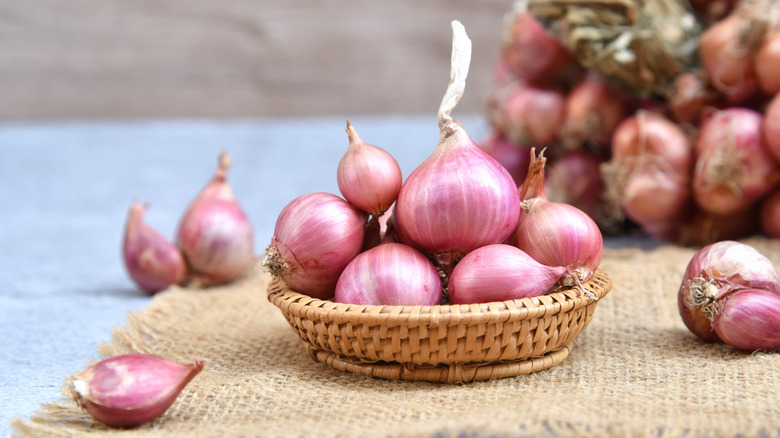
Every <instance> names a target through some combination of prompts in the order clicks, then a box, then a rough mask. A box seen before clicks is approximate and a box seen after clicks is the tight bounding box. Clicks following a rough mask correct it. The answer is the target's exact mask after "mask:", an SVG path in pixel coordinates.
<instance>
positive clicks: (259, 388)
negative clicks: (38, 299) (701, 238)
mask: <svg viewBox="0 0 780 438" xmlns="http://www.w3.org/2000/svg"><path fill="white" fill-rule="evenodd" d="M746 242H747V243H749V244H751V245H753V246H755V247H756V248H757V249H759V250H760V251H762V252H763V253H764V254H766V255H767V256H769V257H770V258H771V259H772V260H773V261H775V263H777V262H779V261H780V241H767V240H763V239H750V240H747V241H746ZM693 254H694V250H693V249H690V248H680V247H675V246H672V245H663V244H662V245H651V246H644V247H639V246H631V245H629V246H622V247H617V248H612V249H609V250H608V251H606V253H605V257H604V261H603V264H602V267H603V268H604V269H605V270H606V271H607V272H608V273H609V274H610V275H611V276H612V278H613V281H614V287H613V290H612V292H611V293H610V294H609V295H607V296H606V297H605V298H604V299H603V300H602V302H601V303H600V304H599V307H598V309H597V310H596V315H595V318H594V320H593V322H592V323H591V325H590V326H589V327H588V328H587V329H586V330H585V332H584V333H583V334H582V335H581V336H580V337H579V338H577V341H576V346H575V348H574V350H573V351H572V354H571V356H570V357H569V358H568V359H566V360H565V361H564V362H563V363H561V364H560V365H557V366H555V367H553V368H552V369H549V370H547V371H542V372H539V373H536V374H532V375H528V376H520V377H513V378H506V379H501V380H494V381H488V382H475V383H468V384H455V385H447V384H434V383H425V382H407V381H400V382H399V381H387V380H378V379H372V378H368V377H364V376H359V375H354V374H348V373H343V372H340V371H336V370H333V369H331V368H329V367H327V366H326V365H323V364H320V363H317V362H315V361H313V360H312V359H311V358H309V356H308V355H307V353H306V351H305V349H304V345H303V343H302V342H301V341H300V340H299V339H298V338H297V336H296V335H295V334H294V333H293V331H292V329H291V328H290V327H289V325H288V324H287V322H286V321H285V320H284V319H283V317H282V315H281V312H280V311H279V310H278V309H277V308H275V307H274V306H272V305H271V304H270V303H269V302H268V301H267V300H266V296H265V288H266V285H267V282H268V280H269V277H268V276H267V274H265V273H263V272H262V270H261V268H259V267H257V268H256V269H255V270H254V271H253V272H252V273H251V275H249V276H248V277H247V278H245V279H243V280H242V281H239V282H237V283H236V284H233V285H230V286H227V287H219V288H214V289H210V290H205V291H199V290H186V289H181V288H174V289H171V290H169V291H166V292H164V293H161V294H158V295H157V296H155V297H154V298H153V299H152V301H151V302H150V304H149V306H148V307H147V308H146V309H144V310H142V311H139V312H137V313H133V314H130V315H129V316H128V322H127V324H126V325H124V326H122V327H119V328H117V329H115V331H114V333H113V341H112V342H111V343H109V344H107V345H102V346H101V347H100V351H99V353H100V354H101V355H104V356H110V355H114V354H118V353H124V352H131V351H137V352H148V353H154V354H160V355H163V356H166V357H169V358H172V359H174V360H179V361H182V362H190V361H192V360H193V359H194V358H201V359H204V360H206V361H207V365H206V369H205V370H204V371H203V372H202V373H201V374H200V375H198V376H197V377H196V378H195V379H194V380H193V381H192V382H191V383H190V385H189V386H188V387H187V388H186V389H185V390H184V392H183V393H182V394H181V395H180V397H179V399H178V400H177V401H176V403H175V404H174V405H173V406H172V407H171V409H169V410H168V412H167V413H166V414H165V415H163V416H162V417H161V418H159V419H157V420H156V421H154V422H153V423H151V424H148V425H144V426H141V427H139V428H136V429H132V430H112V429H109V428H106V427H104V426H102V425H100V424H98V423H95V422H93V421H92V420H91V419H90V418H89V417H88V416H87V415H86V414H85V413H83V412H81V411H80V410H79V408H78V407H77V406H76V405H75V404H74V403H72V402H71V401H70V400H68V399H63V400H61V401H56V402H54V403H50V404H45V405H43V406H42V407H41V409H40V411H39V412H38V413H37V414H36V415H35V416H33V417H32V418H30V419H19V420H16V421H14V422H13V424H12V427H13V429H14V431H15V433H16V435H17V436H20V437H26V436H47V437H52V436H53V437H56V436H68V437H78V436H114V435H120V434H121V435H126V436H138V437H156V436H161V437H162V436H166V437H169V436H220V437H233V436H279V437H287V436H290V437H296V436H317V437H336V436H338V437H369V436H370V437H395V436H404V437H410V436H411V437H431V436H436V437H449V436H453V437H455V436H458V437H464V436H465V437H473V436H489V437H496V436H561V437H569V436H653V437H677V436H685V437H691V436H708V437H719V436H734V435H737V434H739V435H740V436H778V435H780V392H779V390H780V380H779V379H778V377H777V372H778V370H780V353H777V352H770V353H753V354H746V353H741V352H738V351H736V350H734V349H732V348H730V347H728V346H725V345H722V344H708V343H703V342H700V341H699V340H698V339H697V338H695V337H694V336H693V335H692V334H691V333H690V332H688V330H687V329H686V328H685V326H684V325H683V323H682V321H681V320H680V317H679V315H678V313H677V307H676V306H677V304H676V294H677V289H678V287H679V284H680V280H681V276H682V273H683V271H684V270H685V267H686V265H687V263H688V261H689V260H690V258H691V257H692V256H693ZM86 365H87V364H85V366H86ZM74 371H75V370H74Z"/></svg>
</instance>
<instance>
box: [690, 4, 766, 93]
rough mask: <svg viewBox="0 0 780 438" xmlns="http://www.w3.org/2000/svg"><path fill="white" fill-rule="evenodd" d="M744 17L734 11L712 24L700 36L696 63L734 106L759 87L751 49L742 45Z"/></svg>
mask: <svg viewBox="0 0 780 438" xmlns="http://www.w3.org/2000/svg"><path fill="white" fill-rule="evenodd" d="M743 20H744V18H743V17H742V16H741V15H740V14H738V13H737V12H736V11H735V12H732V13H731V14H729V15H728V16H727V17H725V18H723V19H722V20H719V21H717V22H716V23H713V24H712V25H711V26H710V27H708V28H707V29H706V30H705V31H704V32H703V33H702V34H701V36H700V37H699V60H700V62H701V66H702V69H703V70H704V71H705V72H706V74H707V77H708V78H709V81H710V83H711V84H712V85H713V86H714V87H715V88H716V89H717V90H718V91H720V92H721V93H723V94H724V95H726V96H729V97H730V100H731V101H732V102H733V103H741V102H742V101H744V100H747V98H748V97H751V96H752V95H753V94H754V93H755V91H756V90H757V88H758V85H757V83H756V77H755V70H754V68H753V58H752V53H751V48H750V47H747V46H746V45H745V44H744V40H743V39H742V38H741V31H742V25H743Z"/></svg>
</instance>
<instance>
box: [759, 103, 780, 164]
mask: <svg viewBox="0 0 780 438" xmlns="http://www.w3.org/2000/svg"><path fill="white" fill-rule="evenodd" d="M762 134H763V137H764V141H765V142H766V146H767V147H768V148H769V151H770V152H771V153H772V155H773V156H774V157H775V160H780V93H778V94H777V95H776V96H775V97H773V98H772V99H771V100H770V101H769V104H768V105H767V106H766V109H764V125H763V128H762Z"/></svg>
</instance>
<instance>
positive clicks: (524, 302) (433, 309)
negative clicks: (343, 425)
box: [266, 268, 612, 325]
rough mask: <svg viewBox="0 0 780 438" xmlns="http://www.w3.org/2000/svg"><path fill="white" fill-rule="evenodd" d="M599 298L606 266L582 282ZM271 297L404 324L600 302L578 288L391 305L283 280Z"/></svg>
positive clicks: (285, 305)
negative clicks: (312, 291) (302, 288)
mask: <svg viewBox="0 0 780 438" xmlns="http://www.w3.org/2000/svg"><path fill="white" fill-rule="evenodd" d="M584 286H585V287H586V288H587V289H588V290H589V291H591V292H592V293H593V294H594V295H595V296H596V297H597V298H598V299H599V300H600V299H601V298H603V297H604V296H606V295H607V293H609V291H610V290H611V288H612V279H611V277H610V276H609V275H608V274H607V273H606V271H604V270H603V269H601V268H599V269H597V270H596V271H595V272H594V273H593V275H592V276H591V278H590V279H589V280H588V281H586V282H585V283H584ZM266 293H267V298H268V301H270V302H271V303H273V304H274V305H275V306H276V307H278V308H280V309H281V310H282V311H283V312H284V313H292V314H293V315H294V316H296V317H301V318H304V319H309V320H317V321H323V322H343V321H344V320H345V319H347V320H349V321H350V322H352V323H380V324H387V325H402V324H409V323H414V324H415V325H418V324H426V325H440V324H447V325H451V324H463V323H468V322H469V321H473V322H474V323H475V324H481V323H484V322H485V321H486V320H488V321H490V320H495V321H496V322H497V321H502V320H508V319H512V320H514V321H519V320H525V319H537V318H543V317H549V316H552V315H556V314H560V313H563V312H569V311H571V310H574V309H578V308H581V307H585V306H588V305H591V304H595V303H598V301H597V300H594V299H593V298H591V297H589V296H588V295H587V294H585V293H584V292H583V291H582V290H580V289H579V288H576V287H575V288H568V289H564V290H561V291H558V292H553V293H550V294H546V295H540V296H536V297H530V298H518V299H514V300H507V301H494V302H488V303H476V304H444V305H442V304H437V305H433V306H390V305H366V304H347V303H336V302H334V301H330V300H322V299H318V298H313V297H311V296H309V295H306V294H302V293H300V292H295V291H293V290H292V289H289V288H288V287H287V285H286V284H285V283H284V281H283V280H282V279H281V278H274V279H272V281H271V282H270V283H269V285H268V287H267V290H266Z"/></svg>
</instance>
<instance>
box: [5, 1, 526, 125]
mask: <svg viewBox="0 0 780 438" xmlns="http://www.w3.org/2000/svg"><path fill="white" fill-rule="evenodd" d="M511 5H512V2H511V1H510V0H471V1H468V0H438V1H437V0H430V1H414V0H389V1H381V2H380V1H348V0H325V1H311V0H211V1H209V0H0V102H1V104H0V119H2V120H27V119H76V118H138V117H143V118H148V117H255V116H290V115H339V116H353V115H358V114H388V113H429V114H435V112H436V110H437V108H438V105H439V102H440V100H441V97H442V95H443V93H444V89H445V88H446V86H447V83H448V82H449V62H450V61H449V60H450V48H451V38H452V33H451V28H450V21H451V20H453V19H458V20H460V21H462V22H463V24H464V25H465V27H466V30H467V32H468V33H469V36H470V37H471V39H472V41H473V47H474V48H473V58H472V66H471V73H470V76H469V81H468V83H467V88H466V95H465V97H464V99H463V101H462V103H461V105H460V106H459V107H458V109H456V113H458V112H460V113H466V112H480V111H482V110H483V108H484V102H485V99H486V97H487V94H488V92H489V90H490V88H491V86H492V81H493V76H492V74H493V64H494V62H495V59H496V57H497V55H498V51H499V44H500V37H501V27H502V18H503V15H504V14H505V13H506V12H507V11H509V10H510V9H511Z"/></svg>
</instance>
